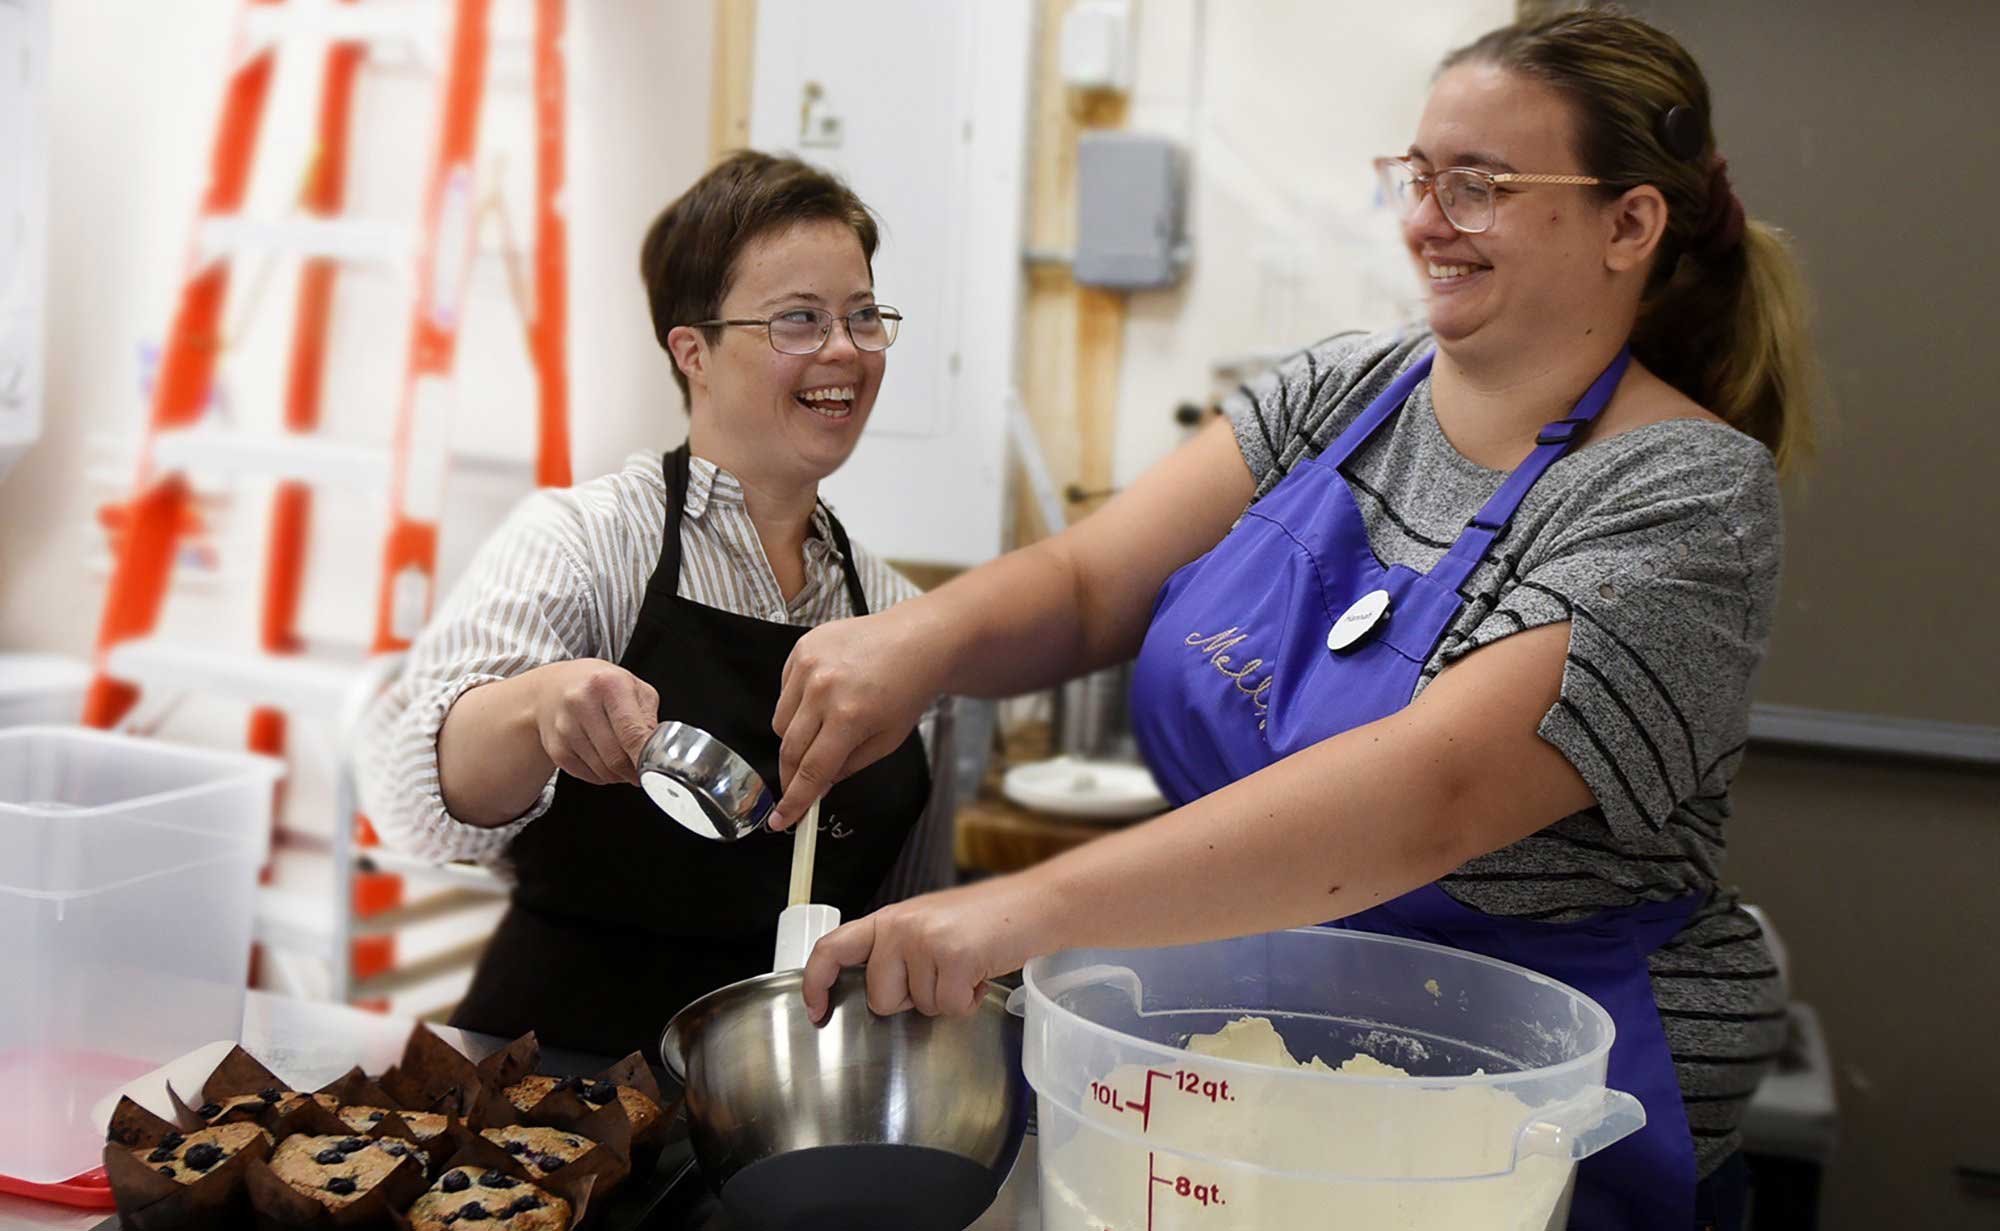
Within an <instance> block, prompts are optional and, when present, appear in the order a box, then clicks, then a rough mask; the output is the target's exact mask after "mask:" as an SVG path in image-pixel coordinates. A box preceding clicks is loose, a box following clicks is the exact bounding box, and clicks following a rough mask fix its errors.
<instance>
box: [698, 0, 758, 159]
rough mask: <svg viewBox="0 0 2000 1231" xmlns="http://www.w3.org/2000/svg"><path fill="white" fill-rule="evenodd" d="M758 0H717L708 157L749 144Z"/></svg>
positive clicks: (714, 157)
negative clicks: (751, 84)
mask: <svg viewBox="0 0 2000 1231" xmlns="http://www.w3.org/2000/svg"><path fill="white" fill-rule="evenodd" d="M756 49H757V0H715V56H714V59H713V61H712V63H713V64H714V65H715V78H714V80H713V81H712V82H711V83H710V85H709V94H708V160H709V162H711V163H713V162H715V161H716V160H717V159H720V158H721V157H722V156H723V155H724V154H727V153H728V152H729V151H731V150H740V149H742V148H744V147H745V146H748V145H749V144H750V83H751V79H752V77H753V76H754V75H755V73H754V70H755V65H756V58H757V57H756Z"/></svg>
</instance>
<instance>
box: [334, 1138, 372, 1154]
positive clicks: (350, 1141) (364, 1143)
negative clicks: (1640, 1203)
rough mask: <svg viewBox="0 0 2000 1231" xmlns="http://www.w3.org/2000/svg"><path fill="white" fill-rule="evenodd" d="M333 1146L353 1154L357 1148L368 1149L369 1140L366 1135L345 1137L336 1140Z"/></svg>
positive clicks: (344, 1152)
mask: <svg viewBox="0 0 2000 1231" xmlns="http://www.w3.org/2000/svg"><path fill="white" fill-rule="evenodd" d="M333 1148H334V1149H336V1150H339V1151H340V1152H341V1153H342V1154H352V1153H354V1152H355V1151H356V1150H365V1149H367V1148H368V1140H367V1138H365V1137H344V1138H342V1139H341V1140H340V1141H338V1142H336V1143H335V1144H334V1147H333Z"/></svg>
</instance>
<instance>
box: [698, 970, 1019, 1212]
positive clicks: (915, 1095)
mask: <svg viewBox="0 0 2000 1231" xmlns="http://www.w3.org/2000/svg"><path fill="white" fill-rule="evenodd" d="M799 978H800V972H799V971H796V970H792V971H785V972H782V973H779V974H770V975H761V976H759V977H757V978H754V979H746V980H744V981H743V982H741V983H735V984H731V985H730V986H728V987H725V988H722V989H720V990H718V991H715V992H711V993H710V994H708V995H707V996H704V997H702V998H701V999H700V1000H697V1001H695V1002H694V1003H693V1004H691V1005H689V1006H688V1007H687V1008H685V1009H683V1010H682V1011H681V1012H680V1013H679V1014H678V1015H677V1016H676V1017H675V1018H674V1020H673V1021H672V1022H671V1023H670V1024H669V1025H668V1026H667V1029H666V1033H665V1034H664V1036H663V1037H662V1038H661V1040H660V1055H661V1058H662V1059H663V1060H664V1061H665V1063H666V1067H667V1069H668V1071H669V1072H671V1073H672V1074H673V1075H674V1076H675V1077H676V1078H678V1079H679V1080H680V1081H681V1082H682V1083H683V1084H684V1085H685V1086H686V1097H687V1102H686V1108H687V1119H688V1126H689V1130H690V1136H691V1137H692V1140H693V1143H694V1151H695V1157H696V1158H697V1159H698V1160H699V1161H700V1163H701V1168H702V1173H703V1175H704V1177H705V1178H706V1179H707V1181H708V1183H709V1186H710V1187H711V1188H713V1189H715V1190H716V1191H717V1192H719V1193H721V1194H722V1197H723V1202H724V1204H725V1205H727V1206H730V1208H731V1209H732V1210H737V1211H738V1212H739V1216H740V1215H741V1212H742V1211H741V1210H740V1209H739V1207H740V1206H742V1205H743V1204H744V1203H748V1204H749V1205H750V1206H752V1207H756V1209H755V1214H756V1216H755V1217H754V1219H752V1220H751V1221H752V1225H758V1226H805V1225H811V1224H812V1223H813V1220H814V1219H815V1218H824V1217H827V1216H833V1217H836V1218H844V1219H846V1220H847V1221H845V1222H841V1223H839V1224H837V1225H843V1226H845V1225H860V1224H858V1223H855V1222H854V1221H853V1220H854V1219H856V1218H862V1217H865V1218H866V1220H867V1225H869V1226H871V1227H891V1226H912V1227H917V1226H922V1227H929V1226H945V1227H964V1226H966V1225H968V1224H969V1223H970V1222H972V1221H973V1219H975V1218H977V1217H978V1215H979V1213H980V1212H981V1211H983V1210H984V1209H985V1208H986V1206H987V1205H988V1204H990V1203H991V1201H992V1199H993V1196H994V1194H995V1193H996V1192H997V1191H998V1189H999V1187H1000V1185H1001V1184H1002V1183H1003V1182H1004V1181H1005V1180H1006V1178H1007V1173H1008V1171H1009V1170H1011V1169H1012V1167H1013V1165H1014V1156H1015V1154H1016V1153H1017V1152H1018V1151H1019V1149H1020V1146H1021V1135H1022V1132H1023V1130H1024V1129H1025V1127H1026V1124H1027V1115H1028V1099H1029V1097H1030V1095H1029V1092H1028V1086H1027V1082H1026V1080H1025V1079H1024V1078H1023V1077H1022V1074H1021V1029H1022V1023H1021V1019H1020V1018H1018V1017H1016V1016H1014V1015H1013V1014H1011V1013H1009V1012H1008V1011H1007V1002H1006V997H1005V995H1004V993H1002V992H999V991H989V992H988V993H987V995H986V997H985V998H984V999H983V1000H982V1002H981V1003H980V1005H979V1008H978V1009H977V1011H975V1012H974V1013H973V1014H972V1015H971V1016H969V1017H960V1018H954V1017H925V1016H923V1015H922V1014H919V1013H914V1012H909V1013H898V1014H894V1015H892V1016H889V1017H878V1016H876V1015H875V1014H874V1013H873V1012H871V1011H870V1010H869V1008H868V992H867V985H866V972H865V971H864V970H862V969H860V968H856V969H852V970H848V971H845V972H843V973H842V975H841V977H840V979H839V981H838V982H837V983H836V984H835V985H834V989H833V994H832V1005H833V1007H832V1011H831V1013H830V1014H829V1015H828V1018H827V1021H826V1023H825V1024H824V1025H822V1026H815V1025H813V1024H812V1022H811V1021H810V1020H809V1019H808V1018H807V1016H806V1008H805V1001H804V999H803V997H802V996H801V994H800V991H799ZM888 1147H910V1148H888ZM732 1194H734V1196H735V1197H736V1198H737V1200H734V1201H733V1200H732ZM815 1203H816V1204H815ZM926 1211H928V1214H929V1216H928V1217H926ZM966 1211H969V1212H966ZM960 1219H962V1221H961V1220H960ZM819 1225H822V1226H824V1225H832V1224H825V1223H821V1224H819Z"/></svg>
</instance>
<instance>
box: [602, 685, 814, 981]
mask: <svg viewBox="0 0 2000 1231" xmlns="http://www.w3.org/2000/svg"><path fill="white" fill-rule="evenodd" d="M639 785H640V786H641V787H643V788H645V791H646V794H647V795H648V796H649V797H651V799H652V801H653V802H654V803H655V804H657V805H658V806H659V808H660V810H661V811H662V812H665V813H666V814H667V815H668V816H670V817H672V818H674V820H675V821H676V822H678V823H679V824H680V826H681V827H682V828H684V829H686V830H688V831H689V832H690V833H694V834H697V835H699V836H701V837H704V838H707V839H709V840H710V841H714V842H735V841H737V840H739V839H742V838H747V837H749V836H750V835H751V834H754V833H756V832H757V831H758V830H759V829H762V828H763V827H764V823H765V822H766V821H768V820H769V819H770V817H771V808H772V805H773V802H774V801H773V800H772V798H771V790H770V788H769V787H767V786H765V785H764V779H763V778H762V777H760V776H759V775H758V773H757V771H756V770H754V769H752V768H750V763H749V762H748V761H745V760H744V759H743V758H742V757H741V756H738V755H737V754H736V751H735V750H734V749H732V748H731V747H730V746H729V745H727V744H725V743H723V742H722V741H721V740H719V739H717V738H715V737H714V736H713V735H710V734H709V733H708V732H706V731H704V730H702V729H701V728H700V727H691V726H689V725H687V724H686V723H684V722H663V723H661V724H660V725H659V727H658V728H657V729H655V730H654V732H653V734H652V735H651V736H650V737H648V738H647V740H646V746H645V747H644V748H642V749H641V750H640V751H639ZM818 838H819V804H818V803H817V802H815V803H814V804H813V805H812V806H811V807H810V808H809V809H807V811H806V817H805V820H804V821H803V822H801V823H800V824H799V826H798V828H797V830H796V832H795V833H794V834H793V836H792V883H791V889H790V893H789V895H788V897H787V900H786V905H785V909H784V910H783V911H782V912H781V913H780V914H779V915H778V943H777V946H776V948H775V950H774V951H773V952H772V955H771V969H772V970H775V971H784V970H797V969H798V968H799V967H801V966H804V965H805V964H806V959H807V958H808V957H810V956H811V955H812V951H813V946H814V945H817V944H818V943H819V941H820V938H821V937H823V936H825V935H826V934H827V933H828V932H831V931H832V930H833V929H835V928H837V927H839V926H840V911H839V910H838V909H837V908H835V907H832V906H828V905H826V904H824V903H818V902H814V901H812V873H813V852H814V848H815V846H816V844H817V840H818Z"/></svg>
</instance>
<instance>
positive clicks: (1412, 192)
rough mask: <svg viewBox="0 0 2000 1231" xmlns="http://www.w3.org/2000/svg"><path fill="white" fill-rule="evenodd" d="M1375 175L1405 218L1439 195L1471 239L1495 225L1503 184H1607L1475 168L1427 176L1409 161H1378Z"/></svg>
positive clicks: (1585, 178) (1451, 218) (1584, 177)
mask: <svg viewBox="0 0 2000 1231" xmlns="http://www.w3.org/2000/svg"><path fill="white" fill-rule="evenodd" d="M1375 174H1376V176H1377V177H1378V178H1380V180H1381V181H1382V195H1383V196H1384V197H1385V198H1386V199H1387V200H1388V202H1389V204H1390V205H1391V206H1392V207H1393V208H1394V209H1395V210H1396V212H1397V214H1399V215H1400V216H1402V217H1404V218H1408V217H1409V216H1410V215H1412V214H1414V213H1416V212H1417V207H1418V206H1420V205H1422V204H1423V203H1424V194H1425V193H1426V192H1430V193H1435V194H1436V196H1437V202H1438V208H1439V209H1440V210H1442V211H1444V220H1445V221H1446V222H1449V223H1450V224H1451V225H1452V226H1453V227H1456V228H1457V229H1458V230H1460V231H1463V232H1465V233H1466V234H1467V235H1477V234H1479V233H1480V232H1481V231H1484V230H1487V229H1488V228H1490V227H1491V226H1492V225H1493V201H1494V199H1495V198H1496V197H1498V196H1499V195H1500V194H1499V191H1498V189H1497V187H1496V186H1497V185H1500V184H1580V185H1584V186H1589V185H1592V184H1602V183H1603V182H1604V181H1603V180H1601V179H1598V178H1597V177H1596V176H1594V175H1517V174H1515V173H1513V172H1511V171H1510V172H1507V173H1506V174H1503V175H1490V174H1488V173H1487V172H1485V171H1476V170H1474V169H1473V168H1471V167H1446V168H1444V169H1443V170H1440V171H1432V172H1430V173H1429V174H1426V173H1424V172H1422V171H1419V170H1417V169H1416V167H1414V166H1412V165H1411V163H1410V160H1409V159H1407V158H1377V159H1376V160H1375Z"/></svg>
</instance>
